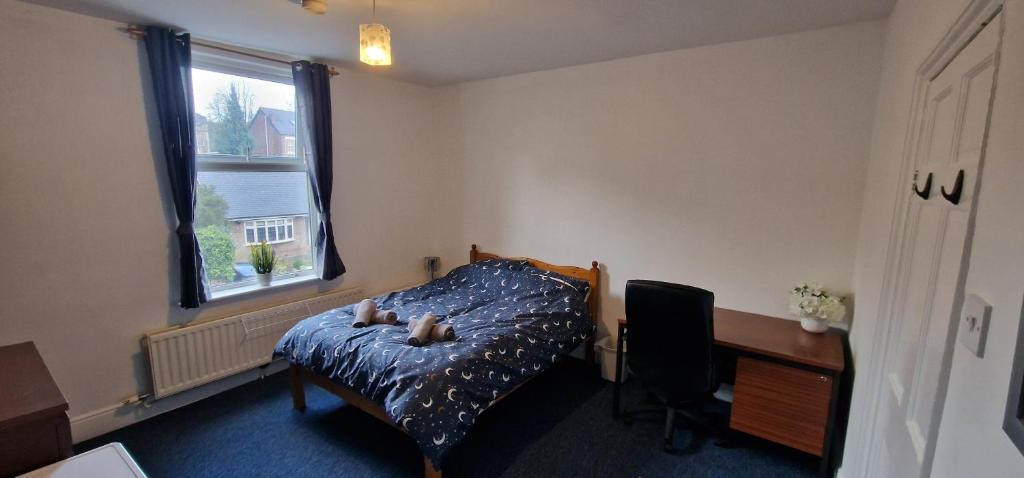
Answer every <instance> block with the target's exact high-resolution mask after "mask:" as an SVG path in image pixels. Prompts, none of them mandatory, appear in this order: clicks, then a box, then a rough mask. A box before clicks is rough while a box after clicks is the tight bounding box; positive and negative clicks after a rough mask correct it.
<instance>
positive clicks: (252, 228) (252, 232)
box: [245, 217, 295, 245]
mask: <svg viewBox="0 0 1024 478" xmlns="http://www.w3.org/2000/svg"><path fill="white" fill-rule="evenodd" d="M294 240H295V225H294V220H293V219H292V218H290V217H284V218H273V219H260V220H257V221H246V222H245V243H246V244H247V245H252V244H259V243H261V242H267V243H270V244H278V243H282V242H288V241H294Z"/></svg>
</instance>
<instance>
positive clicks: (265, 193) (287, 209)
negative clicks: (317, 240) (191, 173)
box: [192, 47, 315, 298]
mask: <svg viewBox="0 0 1024 478" xmlns="http://www.w3.org/2000/svg"><path fill="white" fill-rule="evenodd" d="M192 91H193V95H194V98H193V100H194V102H195V109H196V129H197V135H196V143H197V148H196V153H197V154H196V166H197V168H198V170H199V172H198V179H199V186H198V193H197V201H196V224H195V228H196V236H197V238H198V239H199V246H200V249H201V250H202V253H203V263H204V265H205V267H206V275H207V278H208V280H209V283H210V289H211V292H212V295H213V297H215V298H216V297H217V296H218V295H226V294H229V293H230V292H231V290H232V289H236V288H239V287H245V286H249V285H252V284H254V283H255V281H256V275H255V271H254V270H253V268H252V266H251V265H250V264H249V255H250V251H249V246H250V245H253V244H258V243H260V242H263V241H266V242H267V243H269V244H272V245H273V247H274V252H275V253H276V255H277V257H278V260H279V262H278V266H277V268H276V269H275V270H274V275H275V281H277V279H287V278H289V277H300V276H312V275H313V252H312V243H311V242H310V237H311V234H310V232H309V231H310V224H313V223H314V220H315V208H311V202H310V200H311V197H312V195H311V194H310V190H309V179H308V176H307V175H306V167H305V163H304V161H302V160H301V159H300V158H298V157H296V154H295V152H296V151H297V150H299V149H301V144H302V143H301V137H298V136H297V131H298V128H297V126H298V125H297V120H298V118H297V117H296V115H295V87H294V86H293V85H292V84H291V72H290V70H288V69H282V68H280V67H276V66H272V65H268V66H267V67H266V68H263V67H262V66H261V65H255V66H254V65H253V63H252V62H251V61H250V62H245V63H244V64H240V63H237V62H234V63H233V62H232V60H231V58H219V57H217V56H216V55H214V54H212V53H209V52H203V53H200V47H195V48H193V69H192ZM200 130H201V132H200ZM311 211H312V214H313V217H312V218H311Z"/></svg>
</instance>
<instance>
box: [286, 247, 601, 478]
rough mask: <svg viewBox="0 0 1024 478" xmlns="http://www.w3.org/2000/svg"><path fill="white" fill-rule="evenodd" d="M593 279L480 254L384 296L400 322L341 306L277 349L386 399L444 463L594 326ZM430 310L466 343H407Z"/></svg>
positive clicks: (298, 329) (383, 304)
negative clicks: (481, 419) (415, 321)
mask: <svg viewBox="0 0 1024 478" xmlns="http://www.w3.org/2000/svg"><path fill="white" fill-rule="evenodd" d="M588 286H589V284H588V283H587V282H586V281H580V280H577V279H572V278H569V277H566V276H563V275H560V274H555V273H552V272H547V271H542V270H540V269H537V268H535V267H533V266H530V265H529V264H527V263H526V262H525V261H515V260H486V261H479V262H476V263H474V264H470V265H466V266H462V267H459V268H457V269H455V270H453V271H452V272H451V273H449V274H448V275H447V276H445V277H442V278H440V279H437V280H434V281H432V282H429V283H427V284H424V285H422V286H419V287H415V288H412V289H408V290H404V291H401V292H393V293H391V294H388V295H384V296H380V297H377V298H375V299H374V300H375V301H376V302H377V306H378V308H380V309H392V310H394V311H396V312H397V313H398V316H399V325H397V326H389V325H373V326H370V327H365V328H354V327H352V320H353V306H347V307H342V308H339V309H334V310H331V311H327V312H324V313H322V314H319V315H316V316H314V317H311V318H309V319H306V320H303V321H302V322H299V323H298V324H296V325H295V327H293V328H292V329H291V330H289V331H288V333H286V334H285V335H284V337H282V338H281V341H280V342H279V343H278V344H277V347H276V349H275V351H274V355H275V356H280V357H286V358H287V359H288V360H289V361H290V362H291V363H293V364H296V365H300V366H302V367H305V368H307V369H309V370H312V371H314V372H316V373H319V374H321V375H323V376H326V377H329V378H330V379H331V380H333V381H334V382H336V383H339V384H341V385H345V386H347V387H349V388H351V389H353V390H356V391H358V392H359V393H361V394H362V395H363V396H365V397H367V398H369V399H371V400H373V401H374V402H376V403H377V404H379V405H381V406H382V407H383V408H384V409H385V410H386V411H387V414H388V416H389V417H391V419H392V421H394V422H395V423H396V424H398V425H399V426H401V427H402V428H403V429H404V430H405V431H406V432H407V433H408V434H409V435H410V436H412V437H413V439H414V440H415V441H416V443H417V444H418V445H419V447H420V448H421V449H422V450H423V453H424V454H425V455H426V456H427V457H428V458H429V459H430V460H431V461H432V462H433V463H434V465H435V466H436V467H438V468H440V466H441V462H442V461H443V459H444V457H445V456H446V455H447V454H448V452H449V451H450V450H451V449H452V448H453V447H455V446H456V445H458V444H459V443H460V442H461V441H462V439H463V437H464V436H465V435H466V432H467V431H468V430H469V428H470V427H471V426H472V425H473V422H474V421H475V420H476V418H477V416H478V415H480V414H481V413H483V411H484V410H486V409H487V408H488V407H490V406H491V405H492V404H493V403H494V402H495V401H496V400H497V399H498V398H499V397H501V396H503V395H504V394H506V393H508V392H509V391H511V390H512V389H513V388H515V387H516V386H517V385H519V384H521V383H523V382H525V381H526V380H528V379H529V378H531V377H533V376H535V375H537V374H539V373H541V372H543V371H544V370H545V369H547V368H548V367H550V366H551V365H552V364H553V363H555V362H556V361H557V360H558V358H559V357H560V356H562V355H564V354H567V353H569V352H570V351H572V350H573V349H575V348H576V347H577V346H578V345H580V344H581V343H583V342H584V341H585V340H586V339H587V338H588V337H589V336H590V334H592V333H593V331H594V324H593V322H592V320H591V318H590V316H589V314H588V313H587V307H586V296H587V294H588V292H589V290H588ZM426 312H431V313H433V314H434V315H437V317H438V319H440V322H442V323H449V324H452V326H453V327H454V328H455V331H456V334H457V336H458V338H457V340H455V341H452V342H437V343H430V344H429V345H426V346H423V347H412V346H409V345H406V343H405V340H406V338H407V337H408V335H409V332H408V331H407V330H406V324H407V323H408V320H409V319H410V318H419V317H420V316H422V315H423V314H424V313H426Z"/></svg>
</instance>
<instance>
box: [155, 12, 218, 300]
mask: <svg viewBox="0 0 1024 478" xmlns="http://www.w3.org/2000/svg"><path fill="white" fill-rule="evenodd" d="M146 53H147V55H148V57H149V72H150V76H151V77H152V82H153V93H154V96H155V97H156V106H157V114H158V115H159V117H160V133H161V136H162V138H163V143H164V144H163V146H164V148H163V149H164V159H165V160H166V162H167V176H168V178H169V179H170V182H171V184H170V187H171V194H172V197H173V200H174V210H175V213H176V214H177V216H178V227H177V229H176V230H175V232H176V233H177V235H178V249H179V252H180V261H181V307H183V308H186V309H189V308H195V307H199V305H200V304H202V303H204V302H206V301H207V299H208V297H207V292H208V291H209V290H210V289H209V287H208V286H207V283H206V272H205V271H204V270H203V255H202V253H201V252H200V250H199V241H198V240H197V239H196V234H195V231H194V230H193V229H192V224H193V222H194V220H195V211H196V150H195V138H196V136H195V125H194V124H193V122H194V121H195V115H194V111H195V107H194V106H193V104H192V48H191V41H190V39H189V35H188V34H183V35H176V34H175V33H174V32H173V31H171V30H168V29H166V28H160V27H146Z"/></svg>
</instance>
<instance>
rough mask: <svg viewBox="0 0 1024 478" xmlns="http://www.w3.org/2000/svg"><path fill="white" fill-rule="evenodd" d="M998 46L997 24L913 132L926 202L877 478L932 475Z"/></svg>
mask: <svg viewBox="0 0 1024 478" xmlns="http://www.w3.org/2000/svg"><path fill="white" fill-rule="evenodd" d="M999 36H1000V33H999V22H998V21H995V20H994V21H992V22H990V23H989V24H988V26H986V27H984V28H983V29H982V30H981V32H979V34H978V35H977V36H976V37H975V38H974V39H973V40H971V42H970V43H969V44H968V45H967V46H966V47H965V48H964V49H963V50H962V51H961V52H960V53H959V54H958V55H957V56H956V57H955V58H954V59H953V61H952V62H951V63H950V64H949V65H948V66H947V67H946V68H945V69H944V70H943V71H942V72H941V73H940V74H939V75H938V76H936V77H935V78H934V79H933V80H931V81H930V83H929V84H928V87H927V95H926V104H925V107H924V114H923V115H921V116H920V118H921V121H920V124H918V125H915V127H916V128H920V129H919V130H918V131H919V132H920V134H919V136H918V138H919V142H918V144H917V154H916V157H915V161H914V162H915V164H914V167H915V169H916V171H917V174H916V175H915V176H916V177H915V180H914V181H915V185H914V187H915V188H916V191H919V192H915V193H913V194H914V196H913V198H912V199H911V201H910V205H909V208H910V209H909V215H908V221H907V228H906V230H905V233H904V234H905V235H904V239H903V244H905V245H906V246H905V247H906V248H905V249H904V251H903V253H902V259H901V263H900V269H899V272H898V276H897V277H898V280H897V282H896V290H895V291H894V292H895V295H894V297H895V298H896V301H897V302H896V304H897V306H896V307H894V309H893V310H894V311H896V314H895V316H894V317H893V318H892V319H893V320H892V322H891V323H892V329H890V331H891V333H892V334H894V335H893V336H892V340H890V342H889V347H890V349H889V351H888V353H887V355H886V357H888V363H887V364H886V369H885V373H886V379H887V386H888V387H887V388H888V390H887V392H886V393H883V395H882V397H883V399H882V402H883V403H882V404H881V405H882V407H881V408H880V413H883V414H885V415H884V416H883V422H882V423H883V424H884V425H883V427H882V434H883V435H882V436H881V437H880V438H881V443H880V445H881V450H880V452H881V457H882V459H881V460H874V463H875V464H877V465H880V466H882V467H883V468H881V469H880V470H874V471H875V473H874V476H899V477H917V476H928V475H929V474H930V467H931V461H932V455H933V453H934V448H935V440H936V437H937V434H938V428H939V422H940V419H941V417H942V407H943V402H944V401H945V392H946V382H947V380H948V375H949V365H950V362H951V359H952V354H953V344H954V341H955V338H956V333H955V331H956V327H957V325H958V323H959V322H958V320H957V318H958V317H959V309H960V305H961V301H962V296H963V279H964V276H965V274H966V272H967V271H966V264H965V263H964V261H965V258H966V257H968V255H967V253H968V249H969V247H970V245H969V238H970V234H971V229H972V227H973V224H972V217H973V210H974V208H973V207H972V206H973V203H974V195H975V193H976V191H977V183H978V181H979V180H980V177H979V173H980V166H981V158H982V155H983V153H984V145H985V137H986V134H987V129H988V118H989V111H990V105H991V99H992V94H993V86H994V79H995V66H996V60H997V58H998V56H997V54H996V53H997V51H998V48H999ZM929 176H930V177H931V181H930V182H931V188H930V190H929V191H927V194H925V190H926V189H928V188H927V184H928V182H929ZM958 177H959V178H960V179H959V180H958ZM957 184H959V187H958V186H957ZM908 186H909V185H908Z"/></svg>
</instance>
